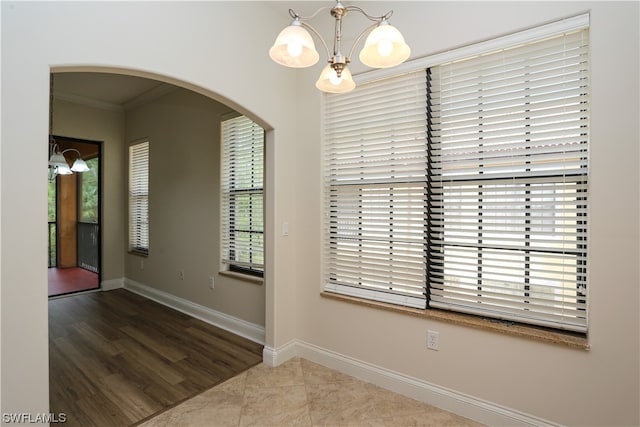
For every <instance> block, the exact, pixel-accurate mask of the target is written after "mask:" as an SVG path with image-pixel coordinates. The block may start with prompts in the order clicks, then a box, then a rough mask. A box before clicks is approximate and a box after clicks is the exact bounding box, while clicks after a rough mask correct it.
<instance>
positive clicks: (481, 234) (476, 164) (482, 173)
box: [428, 30, 589, 331]
mask: <svg viewBox="0 0 640 427" xmlns="http://www.w3.org/2000/svg"><path fill="white" fill-rule="evenodd" d="M588 50H589V47H588V30H581V31H576V32H573V33H570V34H563V35H560V36H556V37H553V38H548V39H545V40H541V41H537V42H532V43H528V44H524V45H520V46H517V47H513V48H509V49H503V50H500V51H498V52H493V53H489V54H485V55H479V56H476V57H473V58H470V59H467V60H462V61H457V62H452V63H448V64H444V65H441V66H438V67H433V68H431V70H430V88H431V92H430V95H431V123H430V135H431V141H430V159H431V164H430V166H431V175H430V200H431V205H430V229H429V234H428V239H429V286H430V306H433V307H440V308H449V309H453V310H460V311H466V312H471V313H477V314H481V315H488V316H493V317H497V318H503V319H509V320H515V321H523V322H529V323H533V324H539V325H545V326H552V327H555V328H561V329H568V330H575V331H586V329H587V313H586V310H587V296H586V295H587V292H586V288H587V276H586V261H587V189H588V188H587V174H588V157H587V148H588V116H589V111H588V110H589V104H588V101H589V91H588V74H589V69H588Z"/></svg>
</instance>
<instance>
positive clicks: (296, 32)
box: [269, 25, 320, 68]
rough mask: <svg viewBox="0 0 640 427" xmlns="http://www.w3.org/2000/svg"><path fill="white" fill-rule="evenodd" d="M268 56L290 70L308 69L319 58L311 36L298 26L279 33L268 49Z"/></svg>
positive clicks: (290, 26) (289, 27) (292, 26)
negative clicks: (290, 68)
mask: <svg viewBox="0 0 640 427" xmlns="http://www.w3.org/2000/svg"><path fill="white" fill-rule="evenodd" d="M269 56H270V57H271V59H273V60H274V61H275V62H277V63H278V64H280V65H284V66H285V67H292V68H304V67H310V66H311V65H314V64H315V63H316V62H318V59H319V58H320V55H318V52H317V51H316V46H315V44H314V43H313V39H312V38H311V34H309V32H308V31H307V30H306V29H304V28H303V27H301V26H300V25H289V26H288V27H286V28H285V29H284V30H282V31H280V34H278V37H277V38H276V42H275V43H274V44H273V46H272V47H271V49H269Z"/></svg>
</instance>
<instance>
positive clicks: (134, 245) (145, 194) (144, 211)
mask: <svg viewBox="0 0 640 427" xmlns="http://www.w3.org/2000/svg"><path fill="white" fill-rule="evenodd" d="M129 251H130V252H132V253H135V254H139V255H148V254H149V142H148V141H145V142H141V143H137V144H133V145H131V146H129Z"/></svg>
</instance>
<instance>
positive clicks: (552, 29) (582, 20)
mask: <svg viewBox="0 0 640 427" xmlns="http://www.w3.org/2000/svg"><path fill="white" fill-rule="evenodd" d="M588 27H589V15H588V14H583V15H579V16H575V17H571V18H567V19H564V20H562V21H558V22H554V23H551V24H546V25H543V26H540V27H537V28H533V29H530V30H525V31H522V32H519V33H515V34H511V35H508V36H504V37H499V38H496V39H493V40H488V41H485V42H481V43H477V44H474V45H470V46H466V47H462V48H459V49H454V50H452V51H448V52H444V53H441V54H436V55H431V56H429V57H425V58H422V59H419V60H414V61H410V62H407V63H404V64H402V65H400V66H398V67H395V68H394V69H384V70H375V71H371V72H367V73H364V74H361V75H357V76H354V79H355V81H356V83H357V84H363V83H369V82H372V81H376V80H381V79H386V78H389V77H393V76H395V75H399V74H401V73H406V72H411V71H416V70H418V69H421V68H425V69H429V68H430V67H433V66H436V65H439V64H442V63H445V62H448V61H455V60H460V59H465V58H467V57H470V56H474V55H481V54H484V53H489V52H492V51H495V50H499V49H504V48H509V47H511V46H514V45H518V44H523V43H527V42H532V41H536V40H540V39H543V38H545V37H551V36H555V35H559V34H562V33H568V32H572V31H576V30H580V29H585V28H586V29H588ZM322 108H323V113H324V114H326V110H325V108H326V98H323V105H322ZM326 144H327V141H326V138H325V140H324V141H323V147H325V148H326ZM324 155H325V158H326V153H324ZM326 179H327V177H326V175H325V180H326ZM329 188H330V186H329V185H328V184H326V182H325V186H324V188H323V191H324V192H325V196H324V198H325V200H326V199H327V194H326V193H327V191H329ZM585 204H586V205H587V209H588V203H587V202H586V201H585ZM325 207H326V204H325ZM587 229H588V225H584V229H583V231H585V233H586V230H587ZM328 234H329V233H328V232H326V231H325V233H324V236H325V240H327V241H328V240H329V235H328ZM426 236H429V233H426ZM427 239H428V237H427ZM325 245H327V242H325ZM324 256H325V259H324V262H323V264H324V265H325V272H326V268H327V267H326V265H327V262H328V260H327V257H328V255H327V254H326V253H325V254H324ZM587 266H588V262H587ZM576 269H577V275H582V276H585V277H586V275H587V271H586V270H587V268H586V267H585V266H584V265H580V263H578V264H577V267H576ZM324 284H325V286H324V290H325V291H326V292H329V293H335V292H336V289H335V287H332V286H330V284H329V283H328V281H325V282H324ZM425 289H426V292H427V305H426V307H425V309H426V310H432V309H433V308H431V307H429V305H428V304H429V303H428V301H429V295H428V294H429V284H428V283H427V282H426V278H425ZM338 293H341V292H338ZM347 295H349V294H347ZM351 296H355V297H357V298H358V297H361V298H365V299H370V298H369V297H368V296H366V295H354V294H352V295H351ZM586 298H587V297H586V295H585V300H586ZM374 300H375V298H374ZM392 304H393V302H392ZM371 305H375V304H371ZM587 318H588V313H587ZM523 325H526V326H532V325H531V324H530V323H527V322H523ZM533 326H535V325H533ZM586 328H588V325H587V327H586ZM552 329H554V330H556V328H554V327H552ZM560 329H561V330H562V328H560ZM587 330H588V329H585V330H584V331H580V332H578V333H584V334H586V332H587ZM563 332H566V331H564V330H563Z"/></svg>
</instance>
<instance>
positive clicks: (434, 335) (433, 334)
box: [427, 331, 440, 351]
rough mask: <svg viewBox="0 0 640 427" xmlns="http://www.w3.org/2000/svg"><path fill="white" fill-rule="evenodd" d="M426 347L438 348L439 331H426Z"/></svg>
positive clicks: (430, 348)
mask: <svg viewBox="0 0 640 427" xmlns="http://www.w3.org/2000/svg"><path fill="white" fill-rule="evenodd" d="M427 348H428V349H429V350H436V351H438V350H440V333H439V332H437V331H427Z"/></svg>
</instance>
